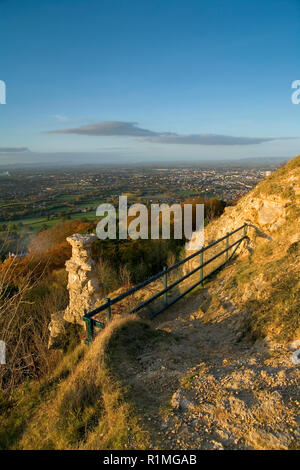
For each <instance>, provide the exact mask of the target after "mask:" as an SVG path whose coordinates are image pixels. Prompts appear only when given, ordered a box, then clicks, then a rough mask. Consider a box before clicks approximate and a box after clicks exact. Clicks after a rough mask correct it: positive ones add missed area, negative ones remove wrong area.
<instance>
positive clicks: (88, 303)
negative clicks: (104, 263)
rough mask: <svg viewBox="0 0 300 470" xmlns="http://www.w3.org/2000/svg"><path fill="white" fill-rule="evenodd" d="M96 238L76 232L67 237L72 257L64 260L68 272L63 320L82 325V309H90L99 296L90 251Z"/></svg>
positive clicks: (97, 282) (99, 286) (98, 284)
mask: <svg viewBox="0 0 300 470" xmlns="http://www.w3.org/2000/svg"><path fill="white" fill-rule="evenodd" d="M96 239H97V236H96V235H82V234H78V233H76V234H75V235H72V236H71V237H68V238H67V241H68V242H69V243H70V244H71V246H72V257H71V258H70V259H69V260H68V261H67V262H66V270H67V271H68V273H69V277H68V290H69V305H68V307H67V308H66V310H65V314H64V320H65V321H67V322H70V323H78V324H82V325H83V324H84V322H83V321H82V316H83V315H84V311H89V310H92V309H93V308H94V307H95V305H96V303H97V302H99V299H100V296H101V284H100V282H99V278H98V272H97V269H96V264H95V261H94V260H93V259H92V253H91V250H92V245H93V243H94V241H95V240H96Z"/></svg>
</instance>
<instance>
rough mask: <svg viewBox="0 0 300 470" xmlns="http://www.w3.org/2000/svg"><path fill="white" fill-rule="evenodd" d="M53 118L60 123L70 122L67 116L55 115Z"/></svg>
mask: <svg viewBox="0 0 300 470" xmlns="http://www.w3.org/2000/svg"><path fill="white" fill-rule="evenodd" d="M52 117H53V118H55V119H56V120H57V121H59V122H67V121H68V120H69V118H68V116H65V115H64V114H54V115H53V116H52Z"/></svg>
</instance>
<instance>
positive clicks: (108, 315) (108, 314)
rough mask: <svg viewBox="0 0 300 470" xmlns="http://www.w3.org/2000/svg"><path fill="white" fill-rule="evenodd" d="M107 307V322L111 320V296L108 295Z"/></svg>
mask: <svg viewBox="0 0 300 470" xmlns="http://www.w3.org/2000/svg"><path fill="white" fill-rule="evenodd" d="M106 302H107V307H106V318H107V322H110V320H111V305H110V298H109V297H106Z"/></svg>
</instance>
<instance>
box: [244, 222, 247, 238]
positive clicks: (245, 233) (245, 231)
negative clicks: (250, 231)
mask: <svg viewBox="0 0 300 470" xmlns="http://www.w3.org/2000/svg"><path fill="white" fill-rule="evenodd" d="M246 235H247V224H246V222H245V223H244V237H246Z"/></svg>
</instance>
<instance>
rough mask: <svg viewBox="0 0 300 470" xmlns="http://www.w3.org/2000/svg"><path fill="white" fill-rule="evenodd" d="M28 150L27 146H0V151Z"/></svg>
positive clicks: (18, 151) (17, 151)
mask: <svg viewBox="0 0 300 470" xmlns="http://www.w3.org/2000/svg"><path fill="white" fill-rule="evenodd" d="M22 152H30V150H29V149H28V148H27V147H0V153H22Z"/></svg>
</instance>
